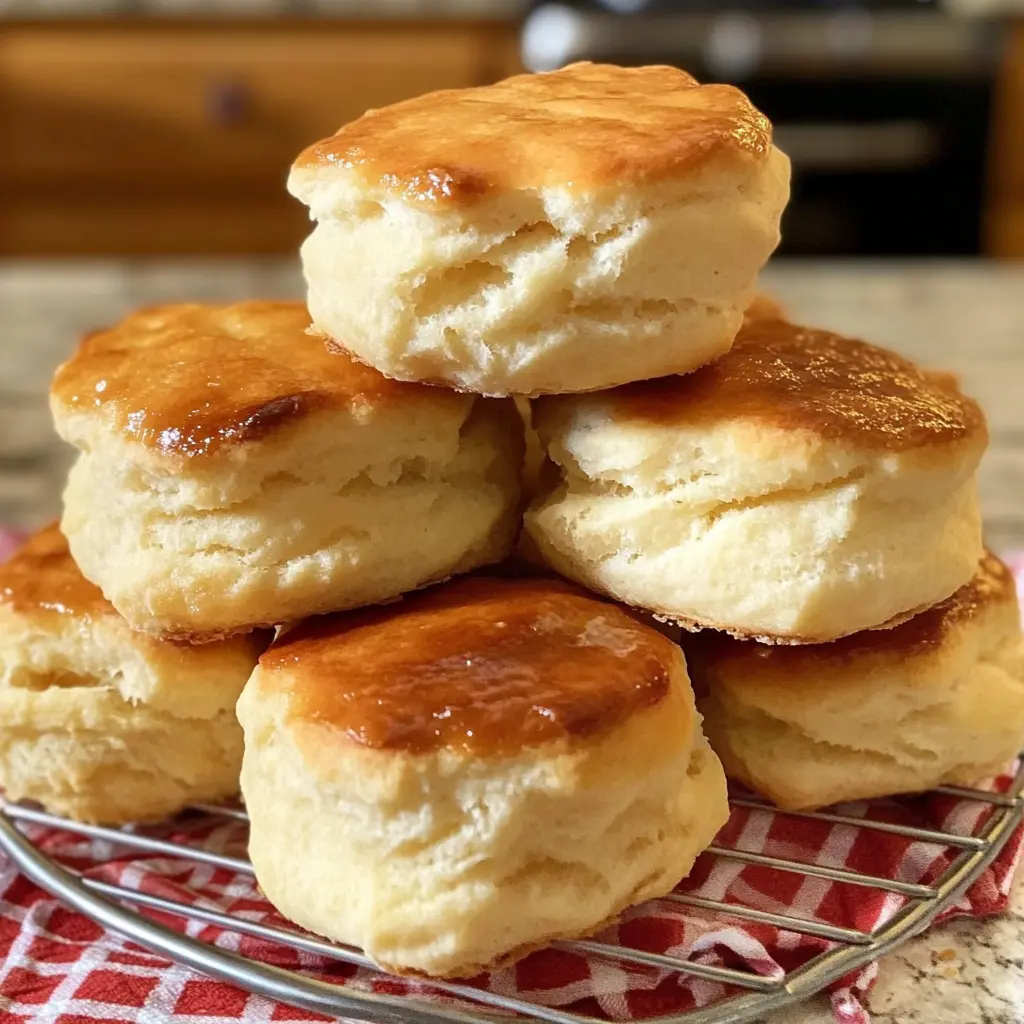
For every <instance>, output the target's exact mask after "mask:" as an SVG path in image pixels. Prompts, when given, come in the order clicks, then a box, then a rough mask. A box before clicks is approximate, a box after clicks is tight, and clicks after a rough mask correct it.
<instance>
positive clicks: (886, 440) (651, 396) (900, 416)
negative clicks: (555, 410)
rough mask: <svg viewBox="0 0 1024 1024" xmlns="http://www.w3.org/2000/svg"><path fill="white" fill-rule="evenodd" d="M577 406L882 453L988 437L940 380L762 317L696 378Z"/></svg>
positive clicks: (630, 388) (630, 387) (972, 405)
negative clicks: (755, 428)
mask: <svg viewBox="0 0 1024 1024" xmlns="http://www.w3.org/2000/svg"><path fill="white" fill-rule="evenodd" d="M557 400H559V401H564V399H557ZM576 400H577V399H570V401H576ZM578 400H579V401H581V402H584V403H585V402H588V401H597V402H599V403H601V405H602V406H610V407H611V409H612V410H613V414H614V415H615V416H617V417H619V418H621V419H625V420H637V421H640V422H648V423H652V424H659V425H666V426H671V427H683V426H699V425H705V424H711V423H714V422H721V421H737V422H744V421H746V422H754V423H759V424H764V425H767V426H770V427H774V428H778V429H783V430H792V431H806V432H809V433H813V434H816V435H818V436H820V437H824V438H826V439H829V440H839V441H845V442H847V443H849V444H851V445H853V446H855V447H861V448H876V449H885V450H889V451H905V450H910V449H915V448H919V447H923V446H926V445H936V444H944V443H951V442H955V441H958V440H961V439H963V438H968V437H971V436H974V437H980V438H982V439H983V438H984V437H985V436H986V433H987V432H986V428H985V418H984V416H983V414H982V412H981V409H980V408H979V407H978V405H977V403H976V402H974V401H973V400H972V399H970V398H967V397H965V396H964V395H962V394H961V393H960V392H959V390H958V389H957V387H956V382H955V380H954V379H953V378H952V377H950V376H949V375H948V374H938V373H935V374H933V373H929V372H928V371H926V370H923V369H921V368H920V367H918V366H916V365H915V364H914V363H912V362H911V361H910V360H909V359H904V358H903V357H902V356H899V355H896V353H895V352H889V351H887V350H886V349H883V348H876V347H875V346H874V345H869V344H867V343H866V342H863V341H855V340H853V339H851V338H844V337H842V336H841V335H839V334H833V333H831V332H830V331H824V330H818V329H815V328H811V327H798V326H796V325H795V324H791V323H788V322H787V321H785V320H780V319H777V318H771V317H756V318H753V319H748V320H747V321H746V322H745V324H744V326H743V328H742V329H741V331H740V333H739V335H738V337H737V338H736V342H735V344H734V345H733V347H732V349H731V350H730V351H729V352H728V353H726V354H725V355H724V356H722V357H721V358H720V359H718V360H716V361H715V362H713V363H711V364H710V365H709V366H705V367H704V368H703V369H700V370H698V371H696V372H695V373H690V374H687V375H686V376H684V377H663V378H661V379H658V380H649V381H641V382H639V383H636V384H626V385H623V386H622V387H618V388H614V389H612V390H611V391H608V392H605V393H604V394H601V395H597V396H593V397H591V396H586V395H583V396H580V397H579V399H578ZM550 401H556V400H553V399H545V398H541V399H539V404H540V406H541V408H543V406H544V403H545V402H550Z"/></svg>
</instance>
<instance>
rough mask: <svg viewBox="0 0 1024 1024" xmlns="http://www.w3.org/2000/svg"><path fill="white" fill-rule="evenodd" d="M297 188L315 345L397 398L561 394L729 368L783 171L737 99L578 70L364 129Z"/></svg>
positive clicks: (423, 100)
mask: <svg viewBox="0 0 1024 1024" xmlns="http://www.w3.org/2000/svg"><path fill="white" fill-rule="evenodd" d="M288 188H289V190H290V191H291V192H292V194H293V195H295V196H296V197H297V198H298V199H300V200H301V201H302V202H303V203H305V204H306V205H307V206H308V207H309V209H310V214H311V217H312V218H313V219H314V220H315V221H316V222H317V223H316V227H315V229H314V231H313V233H312V234H311V235H310V237H309V239H308V240H307V241H306V243H305V245H304V246H303V249H302V260H303V266H304V270H305V275H306V281H307V284H308V296H307V299H308V302H309V308H310V312H311V313H312V316H313V321H314V324H315V325H316V328H317V329H318V330H320V331H322V332H323V333H324V334H325V335H327V336H328V337H330V338H333V339H335V341H336V342H337V343H338V344H339V345H341V346H343V347H344V348H346V349H347V350H348V351H350V352H351V353H353V354H354V355H355V356H356V357H357V358H359V359H362V360H364V361H365V362H367V363H369V364H370V365H372V366H375V367H377V369H378V370H380V371H381V372H382V373H386V374H387V375H388V376H391V377H396V378H399V379H402V380H418V381H432V382H442V383H446V384H448V385H451V386H453V387H456V388H460V389H465V390H469V391H476V392H481V393H483V394H495V395H503V394H508V393H518V394H539V393H551V392H555V393H559V392H571V391H588V390H594V389H599V388H607V387H611V386H612V385H615V384H622V383H625V382H627V381H633V380H641V379H645V378H650V377H660V376H664V375H665V374H670V373H685V372H687V371H689V370H692V369H694V368H696V367H698V366H701V365H703V364H704V363H707V362H709V361H710V360H711V359H713V358H715V357H716V356H717V355H720V354H721V353H722V352H724V351H726V350H727V349H728V348H729V345H730V343H731V342H732V339H733V337H734V336H735V334H736V332H737V331H738V330H739V327H740V323H741V321H742V319H743V311H744V309H745V308H746V305H747V302H748V300H749V299H750V298H751V295H752V293H753V289H754V284H755V280H756V278H757V274H758V271H759V270H760V268H761V267H762V266H763V265H764V263H765V261H766V260H767V259H768V256H769V254H770V253H771V252H772V250H773V249H774V248H775V246H776V245H777V244H778V241H779V218H780V216H781V213H782V209H783V207H784V206H785V204H786V201H787V199H788V196H789V161H788V159H787V158H786V157H785V156H784V155H783V154H782V153H781V152H780V151H779V150H778V149H776V148H775V147H774V146H773V145H772V129H771V125H770V123H769V122H768V120H767V119H766V118H765V117H764V116H763V115H762V114H761V113H760V112H758V111H757V110H756V109H755V108H754V107H753V106H752V105H751V103H750V101H749V100H748V99H747V98H746V96H744V95H743V93H741V92H740V91H739V90H737V89H735V88H733V87H732V86H727V85H698V84H697V82H696V81H695V80H694V79H693V78H692V77H691V76H690V75H688V74H686V73H685V72H684V71H679V70H678V69H676V68H669V67H642V68H620V67H613V66H610V65H600V64H574V65H572V66H570V67H567V68H564V69H562V70H560V71H554V72H551V73H549V74H540V75H518V76H516V77H514V78H509V79H507V80H505V81H503V82H499V83H497V84H495V85H488V86H482V87H478V88H473V89H461V90H449V91H445V92H436V93H430V94H428V95H426V96H420V97H418V98H416V99H412V100H407V101H405V102H403V103H398V104H395V105H394V106H391V107H386V108H384V109H382V110H371V111H369V112H368V113H366V114H365V115H364V116H363V117H361V118H359V120H357V121H354V122H352V123H351V124H348V125H345V126H344V127H342V128H341V129H339V131H338V132H337V134H335V135H333V136H332V137H330V138H328V139H324V140H323V141H321V142H318V143H316V144H315V145H313V146H311V147H309V148H308V149H307V150H306V151H305V152H303V153H302V154H301V155H300V156H299V157H298V159H297V160H296V162H295V164H294V166H293V168H292V171H291V175H290V177H289V181H288Z"/></svg>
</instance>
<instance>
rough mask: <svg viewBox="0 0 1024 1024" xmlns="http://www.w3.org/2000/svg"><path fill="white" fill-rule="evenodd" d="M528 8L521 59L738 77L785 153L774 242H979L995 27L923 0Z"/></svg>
mask: <svg viewBox="0 0 1024 1024" xmlns="http://www.w3.org/2000/svg"><path fill="white" fill-rule="evenodd" d="M703 7H704V8H707V9H702V5H701V4H699V3H675V4H665V3H660V4H659V3H643V2H642V0H617V2H613V0H607V3H605V4H597V3H579V4H566V3H558V4H551V3H548V4H541V5H539V6H538V7H536V8H535V9H534V10H533V11H532V13H531V14H530V15H529V17H528V18H527V20H526V22H525V25H524V29H523V59H524V62H525V64H526V66H527V67H528V68H530V69H531V70H549V69H552V68H555V67H560V66H561V65H563V64H567V63H570V62H571V61H574V60H600V61H610V62H614V63H620V64H649V63H665V64H674V65H677V66H679V67H683V68H685V69H686V70H687V71H690V72H692V73H693V74H694V75H696V76H697V77H698V78H699V79H701V80H702V81H730V82H733V83H735V84H736V85H739V86H740V87H741V88H742V89H744V91H745V92H747V94H748V95H749V96H750V98H751V99H752V100H753V101H754V103H755V104H757V106H758V107H760V108H761V109H762V110H763V111H764V112H765V113H766V114H767V115H768V116H769V117H770V118H771V119H772V121H773V122H774V123H775V126H776V138H777V141H778V143H779V145H780V146H781V147H782V148H783V149H784V150H785V151H786V152H787V153H788V154H789V155H790V157H791V158H792V160H793V171H794V177H793V198H792V201H791V203H790V206H789V209H788V211H787V214H786V220H785V223H784V235H783V237H784V241H783V247H782V251H784V252H788V253H791V254H805V255H806V254H819V253H821V254H823V253H829V254H851V255H853V254H858V255H859V254H863V255H922V254H927V255H950V254H966V253H977V252H978V251H979V250H980V236H981V219H982V207H983V197H984V189H985V179H986V167H985V152H986V143H987V137H988V127H989V112H990V107H991V100H992V93H993V84H994V80H995V74H996V69H997V67H998V59H999V52H998V51H999V36H998V33H997V31H996V29H995V28H994V27H993V26H991V25H989V24H986V23H984V22H978V21H967V20H962V19H957V18H954V17H952V16H950V15H948V14H945V13H943V12H942V11H940V10H938V9H936V8H934V7H932V6H931V5H929V4H927V3H921V2H917V0H914V2H911V3H899V2H897V0H890V2H888V3H885V4H876V5H874V6H868V7H863V6H858V7H851V6H836V5H835V4H826V3H818V4H813V3H808V4H804V5H802V6H801V7H800V8H799V9H797V8H794V7H792V6H791V7H785V8H782V7H776V6H772V5H768V4H748V5H747V6H746V7H745V8H744V7H743V6H735V7H734V6H731V5H726V4H721V3H718V4H705V5H703Z"/></svg>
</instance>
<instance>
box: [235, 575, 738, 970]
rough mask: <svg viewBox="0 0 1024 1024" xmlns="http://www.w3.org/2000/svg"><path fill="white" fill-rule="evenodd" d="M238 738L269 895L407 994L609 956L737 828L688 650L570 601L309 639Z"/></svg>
mask: <svg viewBox="0 0 1024 1024" xmlns="http://www.w3.org/2000/svg"><path fill="white" fill-rule="evenodd" d="M238 715H239V720H240V721H241V723H242V726H243V728H244V730H245V758H244V764H243V768H242V790H243V793H244V796H245V801H246V806H247V808H248V810H249V816H250V820H251V832H250V847H249V852H250V856H251V858H252V863H253V867H254V868H255V871H256V877H257V879H258V881H259V884H260V887H261V889H262V890H263V892H264V893H265V894H266V895H267V897H268V898H269V899H270V900H271V902H272V903H274V905H275V906H276V907H277V908H278V910H280V911H281V913H282V914H284V915H285V916H286V917H288V918H290V919H291V920H293V921H295V922H297V923H299V924H300V925H302V926H303V927H305V928H308V929H310V930H312V931H314V932H317V933H319V934H321V935H326V936H329V937H330V938H332V939H335V940H338V941H341V942H345V943H351V944H354V945H357V946H361V947H362V948H363V949H364V950H365V951H366V953H367V954H368V955H369V956H371V957H373V958H374V959H375V960H376V961H377V962H379V963H381V964H382V965H384V966H385V967H386V968H387V969H389V970H392V971H396V972H399V973H418V974H425V975H431V976H460V975H461V976H468V975H472V974H475V973H476V972H478V971H480V970H483V969H485V968H488V967H492V966H494V965H496V964H502V963H508V962H510V961H511V960H514V959H516V958H517V957H520V956H522V955H524V954H525V953H527V952H529V951H530V950H532V949H536V948H538V947H540V946H543V945H545V944H547V943H548V942H550V941H552V940H554V939H557V938H561V937H566V936H578V935H583V934H587V933H590V932H593V931H595V930H596V929H598V928H600V927H601V926H602V925H603V924H604V923H605V922H607V921H608V920H609V919H611V918H613V917H614V916H615V915H617V914H618V913H619V912H620V911H622V910H623V909H625V908H626V907H627V906H629V905H630V904H633V903H637V902H639V901H641V900H644V899H648V898H651V897H656V896H662V895H664V894H666V893H668V892H669V891H670V890H671V889H672V888H673V886H674V885H675V884H676V883H677V882H678V881H679V879H680V878H681V877H682V876H683V875H685V874H686V873H687V872H688V871H689V869H690V866H691V865H692V863H693V861H694V858H695V857H696V856H697V854H698V853H699V852H700V851H701V850H702V849H703V848H704V847H705V846H707V845H708V844H709V843H710V842H711V840H712V838H713V837H714V835H715V833H716V832H717V830H718V829H719V828H720V827H721V826H722V825H723V824H724V822H725V820H726V818H727V817H728V807H727V802H726V792H725V777H724V775H723V773H722V769H721V766H720V765H719V763H718V760H717V759H716V758H715V755H714V754H713V753H712V752H711V751H710V749H709V748H708V747H707V744H706V742H705V740H704V737H703V734H702V733H701V730H700V724H699V721H700V720H699V718H698V716H697V715H696V713H695V710H694V706H693V693H692V691H691V689H690V684H689V681H688V679H687V676H686V668H685V665H684V663H683V659H682V654H681V653H680V651H679V649H678V647H676V645H674V644H673V643H671V642H670V641H668V640H666V639H665V638H664V637H663V636H661V635H660V634H658V633H656V632H654V631H653V630H651V629H648V628H647V627H646V626H643V625H642V624H640V623H639V622H637V621H636V620H635V619H634V618H633V617H631V616H630V615H628V614H627V613H626V612H625V611H623V610H622V609H620V608H617V607H616V606H614V605H610V604H606V603H604V602H602V601H599V600H597V599H596V598H593V597H591V596H590V595H587V594H584V593H582V592H580V591H577V590H576V589H575V588H573V587H570V586H569V585H567V584H565V583H562V582H560V581H557V580H530V579H495V578H481V577H475V578H474V577H471V578H467V579H463V580H457V581H454V582H451V583H447V584H443V585H442V586H439V587H436V588H434V589H432V590H428V591H424V592H421V593H417V594H414V595H411V596H409V597H407V598H405V599H403V600H402V601H401V602H399V603H396V604H392V605H388V606H386V607H382V608H376V609H368V610H363V611H359V612H351V613H348V614H341V615H332V616H328V617H325V618H324V619H321V620H311V621H309V622H307V623H304V624H301V625H299V626H298V627H296V628H295V629H294V630H292V631H290V632H288V633H286V634H285V635H284V636H283V637H281V638H279V639H278V640H277V641H276V642H275V644H274V645H273V646H272V647H271V648H270V649H269V650H268V651H267V652H266V653H265V654H264V655H263V657H262V659H261V661H260V665H259V667H258V668H257V670H256V671H255V672H254V673H253V675H252V678H251V679H250V682H249V683H248V685H247V686H246V688H245V691H244V692H243V694H242V697H241V699H240V700H239V703H238ZM297 864H300V865H301V870H296V865H297Z"/></svg>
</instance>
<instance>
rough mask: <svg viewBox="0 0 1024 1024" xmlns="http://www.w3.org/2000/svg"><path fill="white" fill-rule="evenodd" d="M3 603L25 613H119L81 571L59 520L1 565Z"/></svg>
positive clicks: (26, 542) (0, 586)
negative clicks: (58, 524) (59, 524)
mask: <svg viewBox="0 0 1024 1024" xmlns="http://www.w3.org/2000/svg"><path fill="white" fill-rule="evenodd" d="M0 604H5V605H8V606H9V607H10V608H13V609H14V611H16V612H23V613H31V612H38V611H43V612H56V613H58V614H61V615H79V616H90V617H95V616H97V615H116V614H117V612H115V611H114V609H113V607H112V606H111V604H110V603H109V602H108V601H107V599H106V598H105V597H104V596H103V594H101V593H100V590H99V587H94V586H93V585H92V584H91V583H90V582H89V581H88V580H87V579H86V578H85V577H84V576H83V575H82V573H81V572H80V571H79V569H78V566H77V565H76V564H75V562H74V560H73V559H72V557H71V552H70V551H69V550H68V542H67V541H66V540H65V539H64V534H62V533H61V532H60V528H59V527H58V526H57V524H56V523H51V524H50V525H49V526H47V527H45V528H44V529H42V530H40V531H39V532H38V533H36V534H34V535H33V536H31V537H30V538H29V539H28V540H27V541H25V543H24V544H23V545H22V546H21V547H20V548H19V549H18V550H17V551H16V552H15V554H14V555H13V557H11V558H10V559H9V560H8V561H7V562H5V563H4V564H3V565H0Z"/></svg>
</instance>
